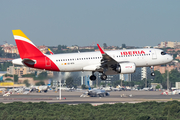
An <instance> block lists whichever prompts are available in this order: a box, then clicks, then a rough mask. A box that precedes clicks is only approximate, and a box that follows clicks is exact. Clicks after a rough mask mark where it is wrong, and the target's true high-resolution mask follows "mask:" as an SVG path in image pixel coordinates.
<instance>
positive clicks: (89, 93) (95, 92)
mask: <svg viewBox="0 0 180 120" xmlns="http://www.w3.org/2000/svg"><path fill="white" fill-rule="evenodd" d="M87 84H88V87H89V90H88V91H87V92H85V93H83V94H82V95H81V96H80V97H86V96H90V97H97V96H99V97H104V96H109V95H110V94H109V93H108V92H107V91H106V90H103V89H97V88H93V89H91V86H90V84H89V81H87Z"/></svg>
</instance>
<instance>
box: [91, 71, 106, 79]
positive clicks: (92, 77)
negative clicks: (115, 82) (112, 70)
mask: <svg viewBox="0 0 180 120" xmlns="http://www.w3.org/2000/svg"><path fill="white" fill-rule="evenodd" d="M106 79H107V75H106V74H104V73H102V75H101V80H106ZM90 80H92V81H94V80H96V76H95V75H94V71H93V72H92V75H91V76H90Z"/></svg>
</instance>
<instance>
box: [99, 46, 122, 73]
mask: <svg viewBox="0 0 180 120" xmlns="http://www.w3.org/2000/svg"><path fill="white" fill-rule="evenodd" d="M97 46H98V48H99V50H100V52H101V54H102V60H101V67H102V68H103V69H104V72H105V73H112V72H114V71H116V67H117V66H118V65H119V63H118V62H117V61H116V60H114V59H113V58H112V57H111V56H109V55H108V54H107V53H105V52H104V51H103V50H102V48H101V47H100V46H99V44H97Z"/></svg>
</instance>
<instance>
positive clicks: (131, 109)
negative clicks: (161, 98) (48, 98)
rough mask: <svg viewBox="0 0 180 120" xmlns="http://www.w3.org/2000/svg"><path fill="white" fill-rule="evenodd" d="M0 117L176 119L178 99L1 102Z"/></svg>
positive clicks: (179, 108) (19, 119)
mask: <svg viewBox="0 0 180 120" xmlns="http://www.w3.org/2000/svg"><path fill="white" fill-rule="evenodd" d="M0 110H1V113H0V118H1V119H2V120H179V119H180V102H178V101H170V102H155V101H152V102H142V103H136V104H132V103H125V104H123V103H116V104H113V105H112V104H103V105H99V106H92V105H91V104H79V105H67V104H57V103H55V104H49V103H46V102H40V103H31V102H29V103H23V102H14V103H7V104H4V103H0Z"/></svg>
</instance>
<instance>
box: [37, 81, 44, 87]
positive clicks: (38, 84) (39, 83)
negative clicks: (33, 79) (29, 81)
mask: <svg viewBox="0 0 180 120" xmlns="http://www.w3.org/2000/svg"><path fill="white" fill-rule="evenodd" d="M40 85H45V83H44V81H40V82H37V83H36V86H40Z"/></svg>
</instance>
